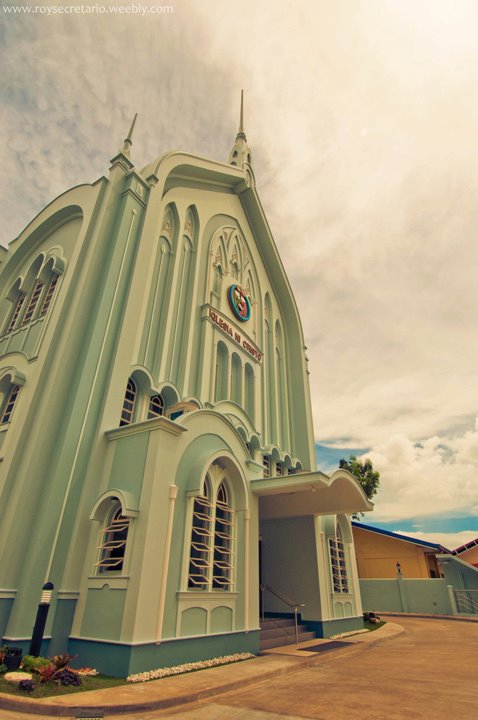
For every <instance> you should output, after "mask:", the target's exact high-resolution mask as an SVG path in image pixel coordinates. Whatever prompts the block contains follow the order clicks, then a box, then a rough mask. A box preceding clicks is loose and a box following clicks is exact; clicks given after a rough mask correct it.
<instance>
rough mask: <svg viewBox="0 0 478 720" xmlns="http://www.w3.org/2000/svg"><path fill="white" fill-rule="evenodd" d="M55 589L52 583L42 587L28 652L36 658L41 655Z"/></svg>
mask: <svg viewBox="0 0 478 720" xmlns="http://www.w3.org/2000/svg"><path fill="white" fill-rule="evenodd" d="M53 589H54V585H53V583H51V582H46V583H45V584H44V585H43V587H42V593H41V598H40V603H39V605H38V610H37V616H36V619H35V625H34V626H33V634H32V641H31V643H30V650H29V651H28V654H29V655H34V656H35V657H38V656H39V655H40V651H41V644H42V640H43V633H44V632H45V625H46V619H47V616H48V610H49V609H50V604H51V596H52V593H53Z"/></svg>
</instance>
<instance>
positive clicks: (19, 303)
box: [4, 292, 26, 335]
mask: <svg viewBox="0 0 478 720" xmlns="http://www.w3.org/2000/svg"><path fill="white" fill-rule="evenodd" d="M25 298H26V295H25V293H24V292H19V293H18V295H17V299H16V301H15V304H14V305H13V308H12V311H11V313H10V316H9V318H8V321H7V324H6V326H5V333H4V334H5V335H7V334H8V333H9V332H11V331H12V330H13V329H14V327H15V325H16V323H17V320H18V316H19V315H20V313H21V311H22V307H23V303H24V302H25Z"/></svg>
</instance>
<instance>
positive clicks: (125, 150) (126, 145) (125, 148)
mask: <svg viewBox="0 0 478 720" xmlns="http://www.w3.org/2000/svg"><path fill="white" fill-rule="evenodd" d="M137 117H138V113H136V114H135V116H134V118H133V122H132V123H131V127H130V129H129V133H128V134H127V136H126V137H125V139H124V143H123V147H122V148H121V150H120V152H122V153H123V155H126V157H127V158H129V156H130V150H131V145H132V144H133V140H132V138H133V130H134V125H135V123H136V118H137Z"/></svg>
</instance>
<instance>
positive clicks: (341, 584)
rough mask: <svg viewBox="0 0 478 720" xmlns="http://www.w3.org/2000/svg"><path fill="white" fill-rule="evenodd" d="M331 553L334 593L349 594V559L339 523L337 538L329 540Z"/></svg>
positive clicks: (336, 532)
mask: <svg viewBox="0 0 478 720" xmlns="http://www.w3.org/2000/svg"><path fill="white" fill-rule="evenodd" d="M329 552H330V567H331V571H332V586H333V591H334V593H348V592H349V581H348V573H347V558H346V554H345V545H344V542H343V539H342V531H341V529H340V525H339V523H337V525H336V530H335V537H332V538H329Z"/></svg>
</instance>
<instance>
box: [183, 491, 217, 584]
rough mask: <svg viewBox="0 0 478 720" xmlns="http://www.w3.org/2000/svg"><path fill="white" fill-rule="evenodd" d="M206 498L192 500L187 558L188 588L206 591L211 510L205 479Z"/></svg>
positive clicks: (210, 539)
mask: <svg viewBox="0 0 478 720" xmlns="http://www.w3.org/2000/svg"><path fill="white" fill-rule="evenodd" d="M205 492H206V497H197V498H195V499H194V507H193V522H192V531H191V550H190V557H189V579H188V587H190V588H197V589H200V590H207V588H208V585H209V571H210V568H211V559H210V555H211V543H212V539H213V510H214V507H213V505H212V503H211V501H210V494H211V491H210V485H209V480H208V479H206V484H205Z"/></svg>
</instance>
